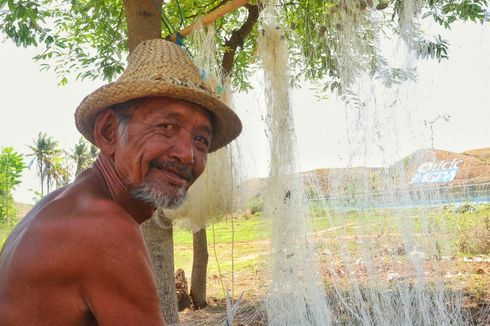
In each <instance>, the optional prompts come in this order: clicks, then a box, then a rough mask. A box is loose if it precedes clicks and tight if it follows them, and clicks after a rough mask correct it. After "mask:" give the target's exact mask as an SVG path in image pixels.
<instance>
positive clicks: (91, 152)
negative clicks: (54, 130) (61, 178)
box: [70, 137, 98, 176]
mask: <svg viewBox="0 0 490 326" xmlns="http://www.w3.org/2000/svg"><path fill="white" fill-rule="evenodd" d="M97 154H98V149H97V147H95V146H94V145H93V144H91V143H89V142H88V141H86V140H85V138H83V137H80V139H79V140H78V143H76V144H75V146H74V147H73V150H72V152H71V154H70V158H71V159H72V160H73V162H74V164H75V176H77V175H78V174H79V173H80V172H82V171H83V170H85V169H87V168H88V167H89V166H90V165H91V164H92V163H93V162H94V161H95V159H96V158H97Z"/></svg>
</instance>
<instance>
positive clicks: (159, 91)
mask: <svg viewBox="0 0 490 326" xmlns="http://www.w3.org/2000/svg"><path fill="white" fill-rule="evenodd" d="M157 96H162V97H168V98H173V99H179V100H186V101H189V102H192V103H195V104H198V105H200V106H202V107H204V108H205V109H207V110H209V111H211V112H212V113H213V114H214V117H215V121H214V124H213V139H212V140H211V145H210V148H209V152H210V153H211V152H214V151H216V150H217V149H219V148H221V147H223V146H226V145H227V144H228V143H230V142H231V141H232V140H233V139H235V138H236V137H238V135H239V134H240V132H241V131H242V124H241V122H240V119H239V118H238V116H237V115H236V114H235V113H234V112H233V110H232V109H231V108H229V107H228V106H227V105H226V104H224V103H223V102H222V101H221V100H219V99H218V98H216V97H214V96H212V95H210V94H208V93H207V92H206V91H201V90H199V89H194V88H190V87H187V86H180V85H175V84H169V83H167V82H164V81H160V80H135V81H116V82H113V83H110V84H107V85H105V86H102V87H100V88H98V89H97V90H95V91H94V92H93V93H91V94H89V95H88V96H87V97H85V99H84V100H83V101H82V103H81V104H80V105H79V106H78V108H77V110H76V111H75V123H76V126H77V128H78V130H79V131H80V132H81V133H82V135H83V136H84V137H85V138H86V139H87V140H89V141H90V142H91V143H92V144H95V139H94V133H93V131H94V127H95V120H96V117H97V113H99V112H100V111H101V110H103V109H105V108H108V107H110V106H112V105H114V104H117V103H122V102H126V101H129V100H133V99H137V98H143V97H157Z"/></svg>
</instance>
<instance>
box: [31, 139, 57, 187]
mask: <svg viewBox="0 0 490 326" xmlns="http://www.w3.org/2000/svg"><path fill="white" fill-rule="evenodd" d="M28 147H29V148H30V149H31V151H32V153H31V154H28V156H32V157H33V159H32V161H31V163H30V164H29V168H30V167H31V166H32V164H33V163H34V161H36V165H37V174H38V176H39V177H40V178H41V195H42V196H44V188H45V187H44V186H45V185H46V190H47V192H49V188H50V187H49V185H50V183H52V181H51V180H52V177H53V175H52V173H48V171H49V170H50V169H52V165H53V162H54V160H55V159H54V158H55V157H56V156H57V155H59V154H60V153H61V150H60V149H59V148H58V142H57V141H55V140H54V139H53V138H52V137H49V136H48V135H46V133H41V132H40V133H39V134H38V136H37V138H36V139H35V140H34V145H28ZM45 181H46V183H45Z"/></svg>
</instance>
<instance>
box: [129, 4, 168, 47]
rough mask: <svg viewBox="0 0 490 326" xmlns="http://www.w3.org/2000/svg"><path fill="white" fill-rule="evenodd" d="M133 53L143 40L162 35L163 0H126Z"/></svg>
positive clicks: (130, 43) (130, 45)
mask: <svg viewBox="0 0 490 326" xmlns="http://www.w3.org/2000/svg"><path fill="white" fill-rule="evenodd" d="M124 8H125V9H126V21H127V24H128V47H129V52H130V53H131V52H132V51H133V50H134V48H135V47H136V46H137V45H138V44H140V43H141V42H143V41H146V40H152V39H157V38H161V37H162V28H161V18H160V12H161V8H162V0H139V1H135V0H124Z"/></svg>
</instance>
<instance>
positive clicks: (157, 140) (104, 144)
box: [0, 98, 212, 325]
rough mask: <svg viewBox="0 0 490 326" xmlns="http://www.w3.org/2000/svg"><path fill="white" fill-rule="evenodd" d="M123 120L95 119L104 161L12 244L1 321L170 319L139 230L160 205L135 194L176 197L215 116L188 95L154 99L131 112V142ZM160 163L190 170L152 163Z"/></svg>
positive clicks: (33, 215) (1, 286)
mask: <svg viewBox="0 0 490 326" xmlns="http://www.w3.org/2000/svg"><path fill="white" fill-rule="evenodd" d="M117 127H118V121H117V119H116V117H115V114H114V111H113V110H112V109H106V110H104V111H102V112H101V113H100V114H99V115H98V116H97V122H96V127H95V130H94V135H95V139H96V143H97V146H98V147H99V148H100V150H101V154H100V156H99V159H98V160H102V162H103V163H104V164H105V165H104V167H105V168H104V169H99V170H97V167H96V166H97V163H96V164H94V166H95V167H92V168H89V169H87V170H86V171H84V172H83V173H81V174H80V175H79V176H78V177H77V178H76V180H75V181H74V182H73V183H72V184H70V185H68V186H66V187H64V188H61V189H58V190H56V191H54V192H52V193H50V194H49V195H47V196H46V197H45V198H44V199H43V200H42V201H40V202H39V203H38V204H37V205H36V206H35V207H34V208H33V209H32V211H31V212H29V214H28V215H27V216H26V217H25V218H24V219H23V220H22V221H21V222H20V223H19V225H18V226H17V227H16V228H15V230H14V231H13V232H12V234H11V236H10V237H9V239H8V240H7V241H6V243H5V245H4V248H3V249H2V252H1V254H0V325H164V324H165V322H164V320H163V317H162V314H161V311H160V306H159V299H158V294H157V289H156V283H155V280H154V276H153V271H152V265H151V261H150V258H149V256H148V252H147V249H146V246H145V243H144V239H143V236H142V233H141V231H140V229H139V224H140V223H141V222H143V221H145V220H146V219H148V218H149V217H150V216H151V215H152V213H153V211H154V207H152V205H149V204H147V203H144V202H142V201H139V200H131V199H128V198H130V197H129V194H128V193H129V192H130V191H131V190H132V189H133V188H134V187H137V186H138V185H140V184H142V183H143V182H147V183H150V184H151V187H152V189H154V190H155V191H157V192H158V193H161V194H164V195H167V196H170V197H172V196H177V195H179V192H182V191H183V190H182V189H183V188H185V189H187V188H188V187H189V186H190V185H191V184H192V183H193V182H194V181H195V179H196V178H197V177H198V176H199V175H200V174H201V173H202V172H203V169H204V167H205V164H206V157H207V151H208V145H209V142H210V141H211V128H212V125H211V117H210V113H209V112H207V111H206V110H204V109H202V108H200V107H198V106H196V105H194V104H191V103H188V102H185V101H180V100H170V99H164V98H149V99H145V100H144V101H143V102H142V103H140V104H139V105H138V106H137V108H136V109H135V110H134V112H133V115H132V117H131V119H130V120H129V123H128V126H127V140H126V142H125V141H124V139H121V138H122V137H121V136H120V135H119V132H118V128H117ZM163 161H171V162H176V163H178V164H179V166H185V167H186V169H188V170H189V171H192V173H191V174H189V175H187V174H183V173H181V172H180V170H175V169H165V168H162V167H161V166H160V165H158V164H157V165H155V163H158V162H163ZM152 162H153V163H152ZM120 185H123V186H120ZM184 192H185V191H184Z"/></svg>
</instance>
